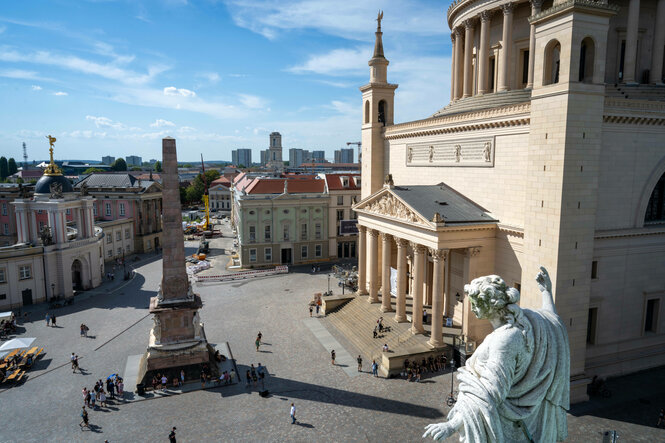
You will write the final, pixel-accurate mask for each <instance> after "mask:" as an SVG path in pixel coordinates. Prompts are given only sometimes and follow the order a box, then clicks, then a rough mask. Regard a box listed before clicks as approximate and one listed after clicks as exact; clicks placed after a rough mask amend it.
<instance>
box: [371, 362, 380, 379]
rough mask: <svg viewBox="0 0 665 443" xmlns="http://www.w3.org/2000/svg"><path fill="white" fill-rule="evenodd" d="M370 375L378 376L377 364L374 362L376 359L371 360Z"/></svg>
mask: <svg viewBox="0 0 665 443" xmlns="http://www.w3.org/2000/svg"><path fill="white" fill-rule="evenodd" d="M372 375H373V376H374V377H378V376H379V365H377V364H376V360H373V361H372Z"/></svg>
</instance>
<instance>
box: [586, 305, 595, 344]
mask: <svg viewBox="0 0 665 443" xmlns="http://www.w3.org/2000/svg"><path fill="white" fill-rule="evenodd" d="M597 325H598V308H589V318H588V320H587V324H586V342H587V343H588V344H590V345H595V344H596V326H597Z"/></svg>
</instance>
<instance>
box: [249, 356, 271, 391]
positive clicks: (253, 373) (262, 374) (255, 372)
mask: <svg viewBox="0 0 665 443" xmlns="http://www.w3.org/2000/svg"><path fill="white" fill-rule="evenodd" d="M267 373H268V371H267V370H266V367H265V366H263V365H262V364H261V363H260V362H259V364H258V366H257V367H254V363H252V364H251V366H250V368H249V369H247V371H246V372H245V387H246V388H249V387H250V383H251V384H252V385H253V386H254V387H256V386H257V384H258V382H261V388H263V389H265V384H264V383H265V378H266V375H267Z"/></svg>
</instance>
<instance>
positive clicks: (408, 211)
mask: <svg viewBox="0 0 665 443" xmlns="http://www.w3.org/2000/svg"><path fill="white" fill-rule="evenodd" d="M353 209H354V210H355V211H356V212H361V213H367V214H372V215H379V216H382V217H386V218H391V219H395V220H397V221H400V222H405V223H415V224H418V225H422V226H424V227H428V228H435V227H436V224H435V223H433V222H430V221H429V220H427V219H426V218H425V217H424V216H423V215H422V214H419V213H418V212H417V211H415V210H414V209H413V208H411V207H410V206H409V205H408V204H406V202H404V201H403V200H402V199H400V198H399V197H398V196H397V195H395V194H394V193H393V192H391V189H390V188H388V187H386V188H383V189H381V190H380V191H378V192H376V193H375V194H373V195H370V196H369V197H367V198H366V199H365V200H363V201H361V202H359V203H358V204H357V205H356V206H354V208H353Z"/></svg>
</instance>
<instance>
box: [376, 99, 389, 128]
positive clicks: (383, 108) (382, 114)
mask: <svg viewBox="0 0 665 443" xmlns="http://www.w3.org/2000/svg"><path fill="white" fill-rule="evenodd" d="M387 112H388V105H387V104H386V101H385V100H381V101H380V102H379V120H378V121H379V123H383V126H385V125H386V113H387Z"/></svg>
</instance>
